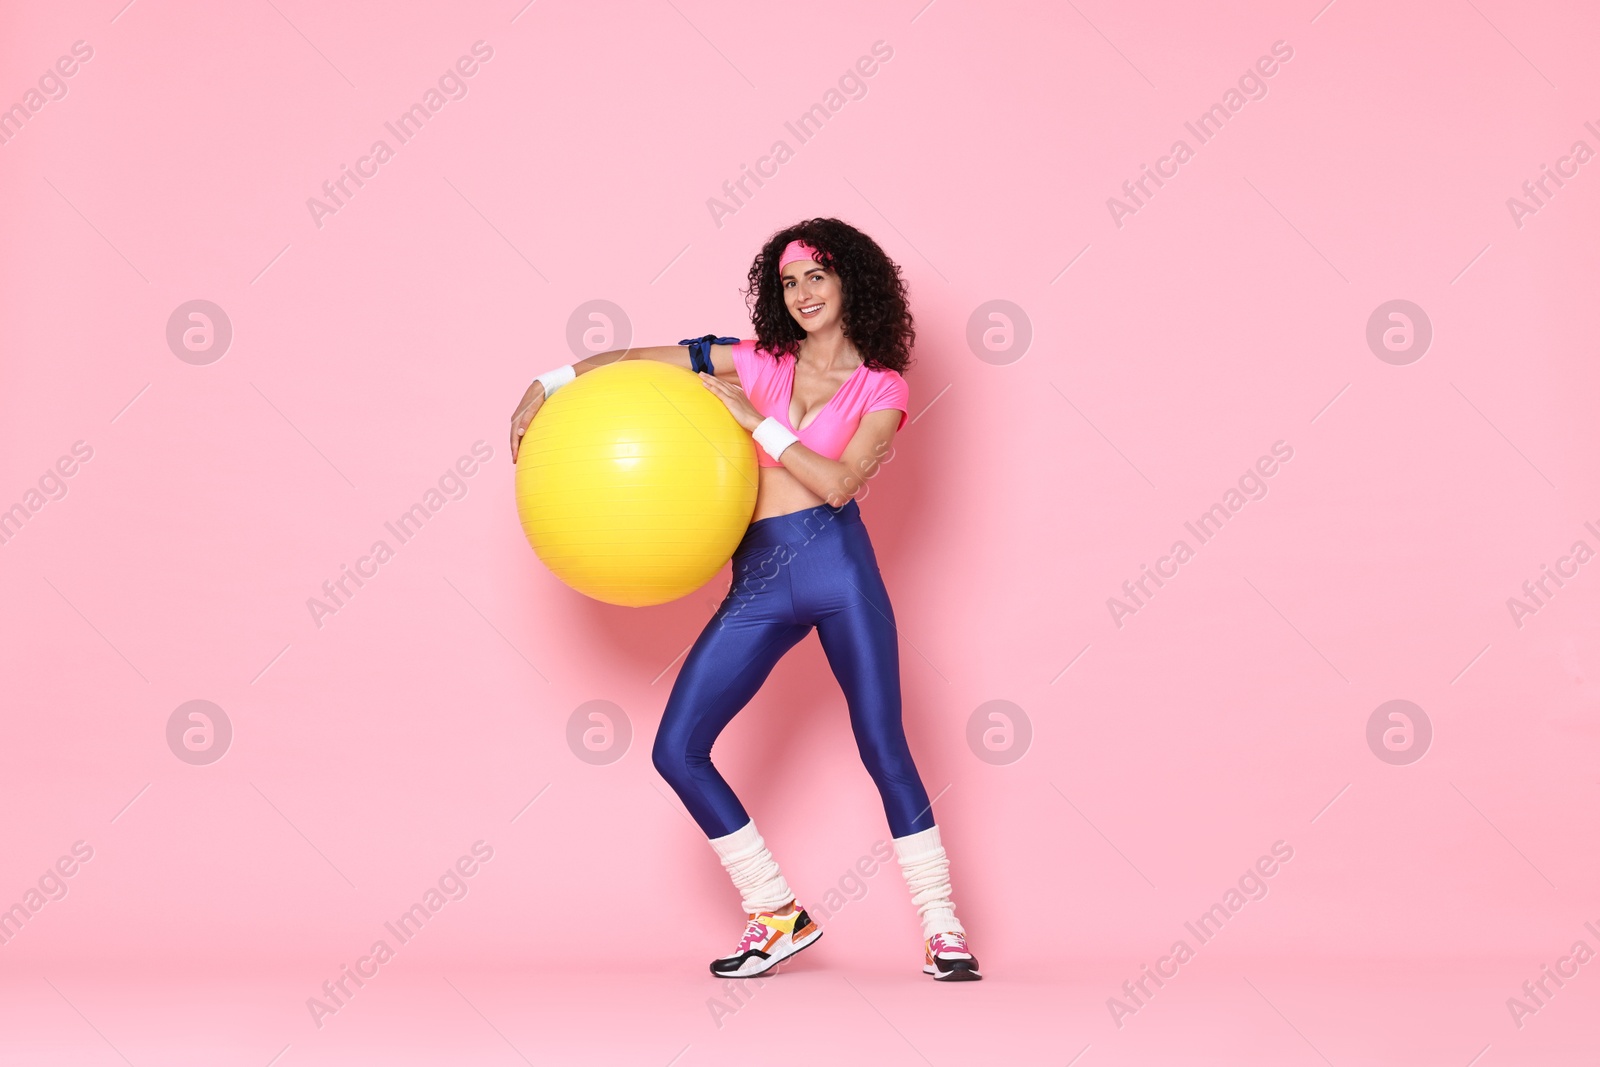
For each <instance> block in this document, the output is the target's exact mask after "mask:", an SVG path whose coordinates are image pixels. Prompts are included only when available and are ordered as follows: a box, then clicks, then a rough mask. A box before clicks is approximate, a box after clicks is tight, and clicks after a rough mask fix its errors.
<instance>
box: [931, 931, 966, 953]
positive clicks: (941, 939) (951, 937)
mask: <svg viewBox="0 0 1600 1067" xmlns="http://www.w3.org/2000/svg"><path fill="white" fill-rule="evenodd" d="M933 951H934V954H935V955H938V954H939V953H942V952H961V953H966V954H967V955H969V956H970V955H971V954H972V953H971V952H969V951H968V949H967V939H966V938H964V937H962V936H961V935H960V934H934V935H933Z"/></svg>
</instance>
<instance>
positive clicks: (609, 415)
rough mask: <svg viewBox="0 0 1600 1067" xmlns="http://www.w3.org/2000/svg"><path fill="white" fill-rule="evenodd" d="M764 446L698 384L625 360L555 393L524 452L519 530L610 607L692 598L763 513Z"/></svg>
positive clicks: (665, 367)
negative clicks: (760, 457)
mask: <svg viewBox="0 0 1600 1067" xmlns="http://www.w3.org/2000/svg"><path fill="white" fill-rule="evenodd" d="M756 485H757V471H756V454H755V442H754V441H753V440H752V439H751V436H750V434H749V433H748V432H746V431H745V430H744V429H743V428H742V427H740V425H739V424H738V423H737V422H735V421H734V419H733V416H732V414H730V413H729V411H728V408H727V406H726V405H725V404H723V402H722V401H721V400H720V399H718V398H717V396H716V395H715V394H714V393H712V392H711V391H710V390H709V389H707V388H706V387H705V385H704V384H702V383H701V381H700V379H699V377H698V376H696V375H695V374H693V373H692V372H690V371H687V370H684V369H683V368H681V367H675V366H673V365H672V364H670V363H661V362H658V361H656V360H648V359H629V360H619V361H617V362H615V363H610V364H607V365H606V366H604V367H596V368H595V369H593V370H590V371H585V372H584V373H583V374H580V375H579V376H578V377H577V378H574V379H573V380H572V381H570V382H568V383H567V384H566V385H564V386H562V387H561V388H560V389H558V390H556V393H555V395H554V396H552V397H550V398H549V399H547V400H546V401H545V402H544V404H543V405H542V406H541V407H540V408H539V411H538V412H537V414H535V415H534V417H533V422H532V423H531V424H529V426H528V430H527V433H526V434H524V435H523V438H522V446H521V449H520V450H519V451H518V453H517V477H516V487H517V490H516V491H517V514H518V515H519V516H520V517H521V519H522V532H523V533H525V534H526V535H527V537H528V542H529V543H530V544H531V545H533V550H534V551H535V552H537V553H538V555H539V559H540V560H542V561H543V562H544V565H545V566H546V567H549V568H550V571H551V573H552V574H554V575H555V576H556V577H557V578H559V579H561V580H562V581H563V582H565V583H566V584H567V585H569V586H571V587H572V588H573V589H576V590H577V591H578V592H580V593H582V594H584V595H585V596H589V597H593V598H594V599H596V600H599V601H603V602H605V603H607V604H620V605H623V606H625V607H635V608H636V607H645V606H647V605H650V604H664V603H666V602H667V601H669V600H676V599H678V598H679V597H681V596H685V595H686V594H688V593H692V592H694V591H695V590H696V589H698V588H700V587H701V586H702V585H704V584H705V583H706V582H707V581H709V580H710V579H711V577H712V576H713V575H714V574H716V573H717V571H719V570H720V569H721V568H722V565H723V564H724V563H726V562H728V559H729V558H730V557H731V556H732V555H733V550H734V549H735V548H737V547H738V546H739V540H740V538H741V537H743V536H744V531H745V528H746V527H748V526H749V525H750V516H751V515H752V514H754V513H755V507H756Z"/></svg>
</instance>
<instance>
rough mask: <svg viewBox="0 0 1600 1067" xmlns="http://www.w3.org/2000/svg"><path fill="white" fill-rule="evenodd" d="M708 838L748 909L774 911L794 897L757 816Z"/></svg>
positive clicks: (750, 910) (741, 900)
mask: <svg viewBox="0 0 1600 1067" xmlns="http://www.w3.org/2000/svg"><path fill="white" fill-rule="evenodd" d="M709 840H710V842H711V847H712V848H714V849H716V852H717V858H718V859H720V860H721V861H722V866H723V868H724V869H726V870H727V872H728V877H729V878H732V879H733V888H735V889H737V890H738V891H739V897H740V905H741V906H742V907H743V908H744V910H745V912H746V913H754V912H759V911H772V910H774V909H776V908H781V907H783V906H784V905H785V904H787V903H789V901H791V900H793V899H794V892H793V891H792V890H791V889H790V888H789V883H788V882H786V881H784V880H783V872H782V871H780V870H778V861H777V860H775V859H773V858H772V853H771V852H769V851H767V843H766V842H765V841H763V840H762V838H761V834H760V833H759V832H757V830H756V823H755V820H754V819H751V820H750V821H749V822H747V823H745V824H744V825H743V826H741V827H739V829H737V830H735V831H734V832H733V833H731V834H727V835H725V836H723V837H713V838H710V839H709Z"/></svg>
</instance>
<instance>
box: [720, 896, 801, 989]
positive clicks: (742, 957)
mask: <svg viewBox="0 0 1600 1067" xmlns="http://www.w3.org/2000/svg"><path fill="white" fill-rule="evenodd" d="M746 918H747V920H748V921H747V922H746V923H745V928H744V936H742V937H740V938H739V944H738V945H737V946H736V947H735V948H734V950H733V951H732V952H731V953H729V954H728V955H726V956H723V957H722V958H721V959H715V960H712V961H711V973H712V974H714V975H716V976H717V977H719V978H753V977H755V976H756V975H758V974H761V973H762V972H764V971H767V970H770V969H771V968H773V967H776V966H777V965H778V964H779V963H781V962H783V961H784V960H786V959H788V958H789V957H790V956H793V955H794V954H795V953H796V952H799V951H800V950H801V949H803V948H805V947H807V946H808V945H810V944H811V943H812V942H813V941H815V940H816V939H817V938H819V937H821V936H822V927H820V926H818V925H817V924H816V923H815V922H814V921H813V920H812V918H811V916H809V915H807V914H806V909H804V908H802V907H800V905H799V903H798V902H796V903H795V905H794V911H792V912H790V913H789V914H787V915H776V914H773V913H772V912H770V911H764V912H757V913H755V914H753V915H748V916H746Z"/></svg>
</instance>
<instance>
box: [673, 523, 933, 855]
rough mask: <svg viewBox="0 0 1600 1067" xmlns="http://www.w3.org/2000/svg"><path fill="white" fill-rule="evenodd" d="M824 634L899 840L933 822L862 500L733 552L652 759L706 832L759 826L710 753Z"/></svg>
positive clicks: (749, 540)
mask: <svg viewBox="0 0 1600 1067" xmlns="http://www.w3.org/2000/svg"><path fill="white" fill-rule="evenodd" d="M813 626H815V627H816V628H817V636H818V638H819V639H820V640H821V642H822V650H823V652H825V653H826V654H827V657H828V664H829V666H831V667H832V668H833V673H834V677H836V678H837V679H838V680H839V686H840V688H841V689H843V690H844V696H845V702H846V703H847V704H848V705H849V707H850V726H851V729H853V730H854V731H855V736H856V746H857V747H858V748H859V749H860V750H861V761H862V762H863V763H865V764H866V766H867V773H868V774H870V775H871V776H872V780H873V782H874V783H875V784H876V785H877V787H878V792H879V794H880V795H881V796H882V797H883V810H884V813H885V814H886V815H887V816H888V817H889V829H890V831H891V832H892V833H893V835H894V836H895V837H904V836H905V835H907V834H914V833H916V832H918V831H919V830H926V829H928V828H929V827H930V826H932V825H934V820H933V813H932V810H931V809H932V806H931V805H930V804H929V802H928V793H927V790H925V789H924V788H923V787H922V779H921V778H919V777H918V775H917V767H916V764H915V763H913V762H912V759H911V750H910V748H909V747H908V746H907V745H906V733H905V728H904V727H903V726H902V725H901V722H900V646H899V641H898V638H897V635H896V633H895V628H894V609H893V608H892V607H891V606H890V604H889V594H888V591H887V590H886V589H885V588H884V585H883V578H882V576H881V575H880V574H879V573H878V560H877V557H876V556H875V555H874V554H873V551H872V542H871V540H869V539H868V537H867V528H866V526H865V525H863V524H862V522H861V510H860V508H859V507H858V506H857V505H856V502H855V501H854V500H850V501H848V502H846V503H845V505H844V507H842V508H833V507H829V506H828V505H827V504H819V505H818V506H816V507H814V508H808V509H806V510H804V511H796V512H793V513H791V514H788V515H773V516H770V517H768V518H765V519H758V520H757V521H755V522H753V523H751V524H750V527H749V529H747V530H746V531H745V535H744V539H743V540H742V541H740V542H739V547H738V548H737V549H736V550H735V551H734V554H733V584H732V585H731V586H730V588H729V589H728V595H727V597H725V598H724V599H723V601H722V604H721V605H720V606H719V607H718V608H717V612H716V614H715V615H713V616H712V617H711V621H710V622H709V623H707V624H706V628H705V629H704V630H703V631H701V633H700V637H699V639H698V640H696V641H695V643H694V647H693V648H691V649H690V650H689V656H688V658H687V659H686V660H685V661H684V664H683V669H682V670H681V671H680V672H679V673H678V679H677V681H676V682H674V683H673V686H672V695H671V696H670V697H669V698H668V699H667V708H666V712H665V713H664V714H663V715H662V717H661V729H660V730H659V731H657V733H656V743H655V749H654V751H653V752H652V754H651V755H652V758H653V759H654V761H655V765H656V770H658V771H660V772H661V776H662V777H663V778H665V779H666V780H667V782H668V784H670V785H671V786H672V788H673V789H674V790H676V791H677V794H678V797H679V798H680V799H681V800H682V801H683V803H684V806H685V807H687V808H688V809H689V814H691V815H693V816H694V820H695V822H697V823H699V824H700V828H701V829H702V830H704V831H705V833H706V836H707V837H722V836H724V835H725V834H730V833H732V832H733V831H735V830H737V829H739V828H740V827H741V826H743V825H744V824H745V823H747V822H749V821H750V816H749V815H748V814H747V813H746V812H745V810H744V805H742V804H740V803H739V798H738V797H736V796H734V793H733V790H732V789H730V788H729V787H728V783H727V782H725V781H724V780H723V778H722V775H720V774H718V773H717V769H716V768H715V767H713V766H712V765H711V746H712V744H713V743H714V742H715V741H716V739H717V735H718V734H720V733H721V732H722V729H723V727H725V726H727V725H728V723H729V722H730V721H732V719H733V717H734V716H735V715H737V714H738V713H739V710H740V709H741V708H743V707H744V706H745V704H747V703H749V701H750V698H751V697H753V696H755V694H756V690H758V689H760V688H761V683H762V682H764V681H766V678H767V675H768V674H770V673H771V672H772V668H773V666H775V665H776V664H777V662H778V660H779V659H780V658H781V657H782V656H783V654H784V653H785V652H787V651H789V649H791V648H793V647H794V646H795V645H796V644H797V643H799V641H800V639H801V638H803V637H805V636H806V634H808V633H810V632H811V628H812V627H813Z"/></svg>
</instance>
